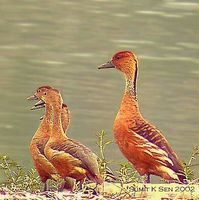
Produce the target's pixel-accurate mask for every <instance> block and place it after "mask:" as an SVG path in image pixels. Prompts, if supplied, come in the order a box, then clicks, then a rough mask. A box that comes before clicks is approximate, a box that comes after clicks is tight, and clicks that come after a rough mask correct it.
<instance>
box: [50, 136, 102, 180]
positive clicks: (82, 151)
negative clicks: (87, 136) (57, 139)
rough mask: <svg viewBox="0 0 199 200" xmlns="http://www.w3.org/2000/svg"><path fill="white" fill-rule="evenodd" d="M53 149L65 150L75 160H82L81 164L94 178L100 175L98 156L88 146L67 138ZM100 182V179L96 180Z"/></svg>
mask: <svg viewBox="0 0 199 200" xmlns="http://www.w3.org/2000/svg"><path fill="white" fill-rule="evenodd" d="M51 148H52V149H53V150H56V151H60V152H65V153H66V154H67V155H70V156H72V157H73V158H74V159H75V160H79V161H81V163H80V166H81V167H82V168H84V169H86V170H87V171H88V172H89V175H91V176H92V177H93V178H94V179H97V178H96V177H99V169H98V163H97V156H96V154H94V153H93V152H92V151H91V150H90V149H89V148H88V147H86V146H84V145H83V144H81V143H80V142H78V141H75V140H73V139H66V140H65V141H64V142H62V143H61V144H59V145H54V146H51ZM96 182H98V181H96Z"/></svg>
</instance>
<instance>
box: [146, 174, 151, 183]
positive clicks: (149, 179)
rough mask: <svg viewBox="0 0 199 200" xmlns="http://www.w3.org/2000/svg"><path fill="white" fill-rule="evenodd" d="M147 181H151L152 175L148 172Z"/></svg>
mask: <svg viewBox="0 0 199 200" xmlns="http://www.w3.org/2000/svg"><path fill="white" fill-rule="evenodd" d="M146 183H151V177H150V174H147V179H146Z"/></svg>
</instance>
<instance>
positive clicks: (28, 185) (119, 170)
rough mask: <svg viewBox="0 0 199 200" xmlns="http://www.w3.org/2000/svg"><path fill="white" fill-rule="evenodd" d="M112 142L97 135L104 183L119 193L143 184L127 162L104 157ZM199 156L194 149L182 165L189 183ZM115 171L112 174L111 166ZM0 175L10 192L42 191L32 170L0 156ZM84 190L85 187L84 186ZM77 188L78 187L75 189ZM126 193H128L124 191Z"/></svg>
mask: <svg viewBox="0 0 199 200" xmlns="http://www.w3.org/2000/svg"><path fill="white" fill-rule="evenodd" d="M112 143H113V141H111V140H109V139H108V138H107V134H106V132H105V131H101V132H99V133H98V134H97V145H98V147H99V155H98V156H99V160H98V162H99V169H100V172H101V174H102V176H103V178H104V180H105V181H108V182H110V181H112V182H117V183H120V187H121V191H122V188H123V185H124V184H128V183H138V182H141V183H143V182H144V180H143V178H142V177H140V176H139V175H138V173H137V172H136V171H134V170H133V168H132V167H131V165H130V164H129V163H128V162H124V163H117V162H115V161H113V160H109V159H108V158H107V157H106V151H107V149H108V148H111V145H112ZM198 155H199V147H194V148H193V152H192V153H191V156H190V159H189V160H188V162H186V163H184V167H185V174H186V178H187V180H188V181H189V182H194V180H197V179H196V177H195V175H194V174H195V171H194V169H195V168H196V166H198V164H193V162H196V160H197V159H198ZM113 165H115V166H114V168H116V170H115V171H114V172H113V171H112V170H111V166H113ZM0 173H1V174H2V175H3V180H2V181H1V182H0V187H6V188H8V189H10V190H11V191H27V192H40V191H41V190H42V187H43V186H42V183H41V181H40V179H39V176H38V174H37V172H36V170H35V169H34V168H32V169H30V170H26V169H25V168H23V167H22V166H20V165H19V164H18V163H17V162H16V161H13V160H12V159H10V158H9V157H8V156H6V155H1V156H0ZM49 182H50V183H49V185H50V189H51V190H57V188H58V187H59V186H60V184H61V183H60V182H58V183H56V182H54V181H49ZM84 187H85V188H86V185H85V186H84ZM77 188H78V187H77ZM125 192H126V193H128V191H125Z"/></svg>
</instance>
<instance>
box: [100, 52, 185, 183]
mask: <svg viewBox="0 0 199 200" xmlns="http://www.w3.org/2000/svg"><path fill="white" fill-rule="evenodd" d="M106 68H116V69H118V70H119V71H121V72H122V73H123V74H124V77H125V80H126V86H125V91H124V96H123V99H122V102H121V105H120V109H119V111H118V113H117V116H116V118H115V122H114V137H115V140H116V143H117V144H118V146H119V148H120V150H121V152H122V153H123V155H124V156H125V157H126V158H127V159H128V160H129V161H130V162H131V163H132V164H133V165H134V167H135V169H136V170H137V171H138V173H139V174H140V175H141V176H143V175H147V182H148V183H149V182H150V174H153V175H157V176H160V177H162V178H164V179H166V180H172V181H177V182H181V183H183V182H185V175H184V170H183V166H182V163H181V162H180V160H179V159H178V157H177V155H176V153H175V152H174V151H173V150H172V148H171V146H170V145H169V143H168V141H167V140H166V138H165V137H164V136H163V134H162V133H161V132H160V131H159V130H158V129H157V128H156V127H155V126H154V125H152V124H151V123H149V122H148V121H147V120H145V119H144V118H143V117H142V115H141V113H140V111H139V105H138V100H137V87H136V83H137V75H138V60H137V57H136V56H135V54H134V53H133V52H130V51H122V52H118V53H116V54H115V55H114V56H113V57H112V59H111V61H108V62H107V63H105V64H103V65H101V66H100V67H99V69H106Z"/></svg>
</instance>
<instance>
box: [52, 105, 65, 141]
mask: <svg viewBox="0 0 199 200" xmlns="http://www.w3.org/2000/svg"><path fill="white" fill-rule="evenodd" d="M61 113H62V104H61V103H56V104H55V105H53V126H52V136H53V138H60V137H62V136H63V135H65V134H64V131H63V128H62V121H61Z"/></svg>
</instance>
